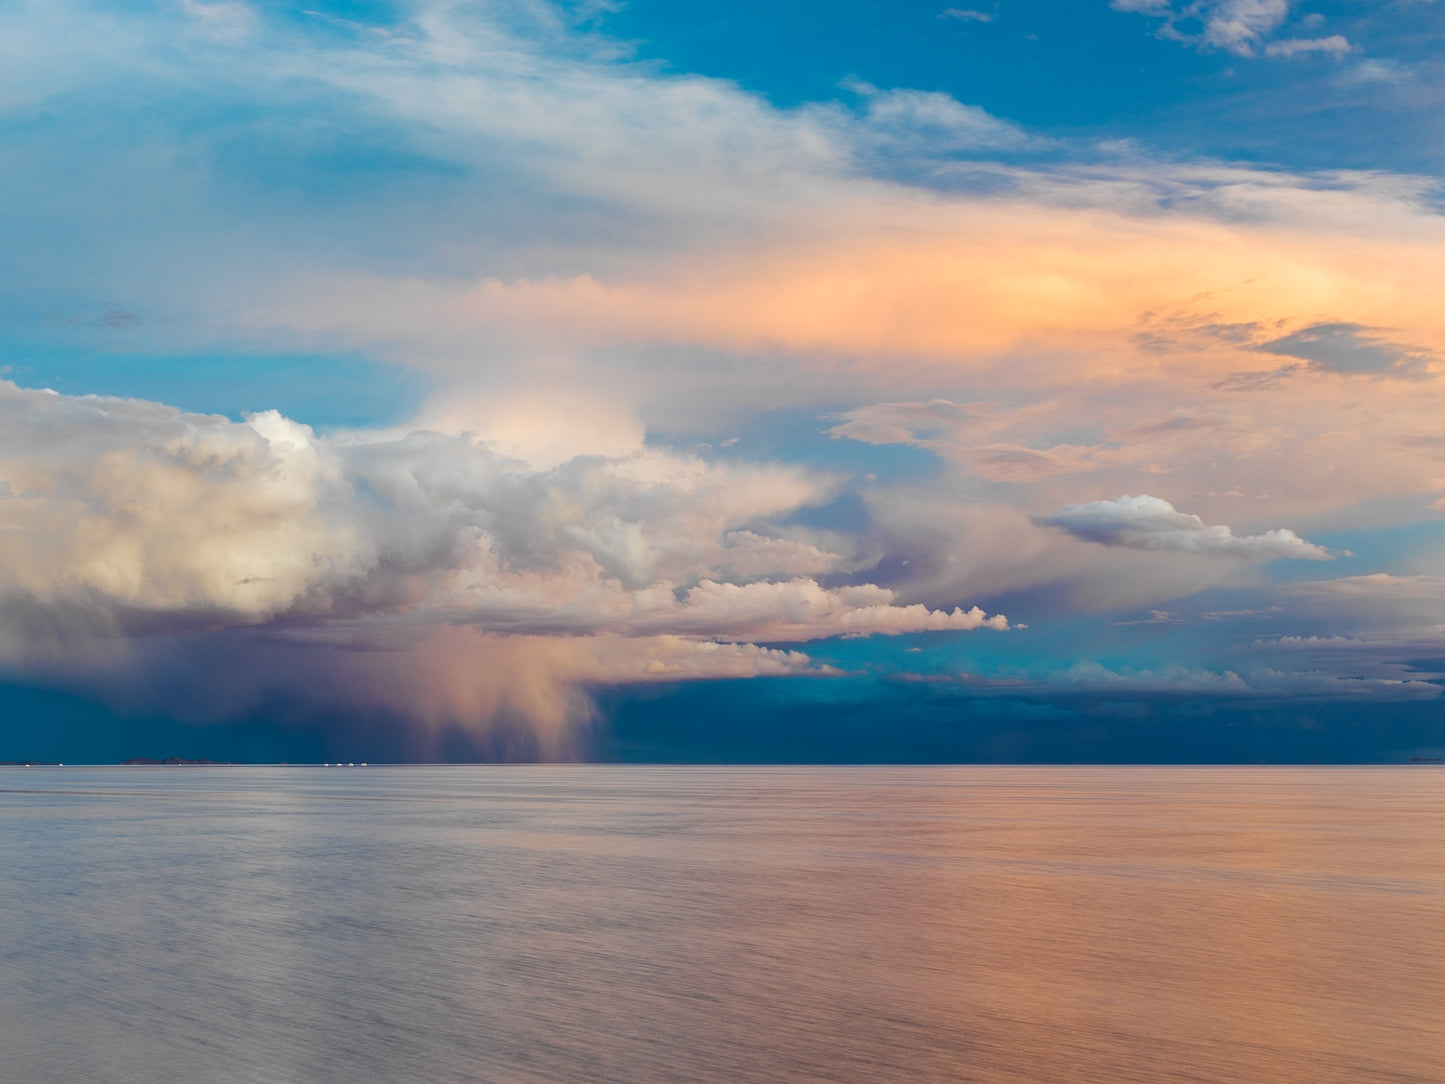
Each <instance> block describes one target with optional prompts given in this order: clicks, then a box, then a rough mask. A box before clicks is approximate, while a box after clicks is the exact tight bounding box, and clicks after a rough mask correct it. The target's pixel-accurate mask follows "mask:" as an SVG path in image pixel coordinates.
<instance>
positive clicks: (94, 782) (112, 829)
mask: <svg viewBox="0 0 1445 1084" xmlns="http://www.w3.org/2000/svg"><path fill="white" fill-rule="evenodd" d="M22 782H23V783H24V784H25V786H23V787H22V786H20V785H18V784H19V783H22ZM48 785H49V786H50V788H51V789H50V792H49V793H41V790H43V788H40V787H38V786H36V785H35V777H34V776H33V775H31V776H27V777H25V778H24V779H23V780H18V779H17V776H16V775H15V773H13V772H12V773H9V774H4V775H0V862H3V863H4V868H7V869H24V870H26V877H24V878H14V877H11V878H7V879H5V880H3V881H0V907H3V910H0V913H3V914H6V915H8V916H10V920H11V924H12V927H13V928H14V929H16V930H20V931H23V935H24V940H23V941H21V942H15V943H16V944H19V945H20V947H19V948H18V949H14V950H12V951H10V952H9V953H6V954H4V955H3V956H0V1009H4V1010H6V1011H5V1012H4V1013H3V1015H0V1045H3V1046H4V1047H5V1049H6V1050H7V1051H8V1052H10V1056H11V1059H10V1064H11V1065H12V1066H19V1067H20V1068H21V1069H22V1071H23V1072H22V1075H21V1076H19V1077H16V1078H15V1079H17V1080H25V1081H37V1082H46V1081H51V1080H57V1081H58V1080H76V1079H96V1080H114V1081H122V1082H129V1081H149V1080H155V1079H161V1078H163V1077H164V1078H176V1077H175V1074H174V1067H175V1066H177V1065H183V1066H188V1067H189V1068H188V1069H187V1070H186V1071H185V1072H182V1073H181V1074H180V1077H179V1078H184V1079H188V1080H216V1081H230V1080H258V1081H263V1080H265V1081H269V1080H297V1081H311V1080H318V1081H322V1080H325V1081H330V1080H337V1081H342V1080H346V1081H372V1080H375V1081H388V1080H408V1081H429V1080H438V1081H450V1080H456V1081H463V1080H488V1081H490V1080H497V1081H571V1080H608V1081H653V1080H657V1081H664V1080H667V1081H670V1080H705V1081H779V1080H836V1081H875V1080H939V1081H945V1080H947V1081H954V1080H961V1081H980V1082H996V1081H997V1082H1002V1081H1040V1082H1053V1081H1060V1082H1063V1081H1079V1082H1084V1081H1089V1082H1093V1081H1100V1082H1104V1081H1118V1082H1130V1081H1140V1082H1144V1081H1149V1082H1153V1081H1181V1082H1182V1081H1281V1082H1283V1081H1299V1082H1311V1084H1315V1082H1328V1081H1339V1082H1342V1084H1343V1082H1361V1081H1363V1082H1368V1081H1380V1082H1385V1081H1390V1082H1396V1084H1398V1082H1401V1081H1422V1082H1423V1081H1430V1082H1439V1081H1442V1080H1445V1069H1442V1066H1445V1040H1442V1027H1441V1025H1442V1022H1445V771H1441V770H1434V769H1418V770H1417V769H1407V768H1402V769H1150V768H1112V769H1073V768H938V769H934V768H919V769H683V768H677V769H664V768H652V769H633V768H556V769H543V768H525V769H523V768H518V769H505V768H468V769H388V770H377V769H372V770H370V771H369V772H368V773H366V774H365V775H362V774H352V775H346V776H344V777H338V776H336V775H329V776H326V775H323V776H318V775H317V774H316V773H314V772H313V773H310V774H308V773H307V772H306V771H305V770H291V771H285V770H259V769H258V770H254V771H253V770H236V769H229V770H220V769H218V770H215V771H212V772H209V773H204V772H191V773H189V774H187V773H185V772H176V773H172V774H164V770H156V771H152V772H149V773H147V772H145V771H144V770H142V771H138V772H130V773H126V772H122V771H109V772H93V773H84V772H81V773H63V774H62V773H58V772H54V773H50V775H49V776H48Z"/></svg>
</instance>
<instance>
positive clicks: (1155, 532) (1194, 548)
mask: <svg viewBox="0 0 1445 1084" xmlns="http://www.w3.org/2000/svg"><path fill="white" fill-rule="evenodd" d="M1039 522H1040V523H1042V524H1044V525H1046V526H1050V527H1058V528H1060V529H1062V530H1065V531H1068V532H1069V533H1070V534H1072V535H1074V536H1075V537H1076V538H1082V539H1083V540H1085V541H1086V542H1097V543H1099V544H1100V545H1105V546H1127V547H1129V548H1131V549H1140V550H1158V551H1163V552H1166V553H1182V554H1189V555H1192V556H1198V557H1224V558H1233V559H1236V560H1244V561H1270V560H1273V559H1275V558H1276V557H1295V558H1303V559H1305V560H1310V561H1327V560H1329V559H1330V558H1331V557H1332V554H1331V553H1330V552H1329V550H1327V549H1325V548H1324V547H1323V546H1317V545H1315V544H1314V543H1313V542H1307V541H1305V540H1304V539H1303V538H1301V537H1300V536H1299V535H1297V534H1295V533H1294V532H1293V531H1291V530H1290V529H1289V528H1287V527H1281V528H1277V529H1275V530H1270V531H1265V532H1264V533H1263V534H1254V535H1236V534H1235V533H1234V531H1233V530H1232V529H1230V528H1229V527H1228V526H1226V525H1224V524H1217V525H1213V526H1211V525H1209V524H1207V523H1205V522H1204V521H1203V520H1202V519H1200V518H1199V517H1198V516H1195V515H1190V514H1189V513H1187V512H1180V511H1179V510H1178V509H1176V508H1175V507H1174V506H1173V505H1172V504H1170V503H1169V502H1168V501H1166V500H1164V499H1162V498H1160V497H1151V496H1149V495H1147V494H1141V495H1139V496H1137V497H1129V496H1124V497H1119V498H1117V499H1116V500H1112V501H1089V502H1088V503H1086V504H1069V505H1065V506H1064V507H1063V508H1061V509H1059V510H1058V511H1057V512H1055V513H1054V514H1053V515H1051V516H1044V517H1041V518H1040V520H1039Z"/></svg>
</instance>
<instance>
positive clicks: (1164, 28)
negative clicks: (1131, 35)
mask: <svg viewBox="0 0 1445 1084" xmlns="http://www.w3.org/2000/svg"><path fill="white" fill-rule="evenodd" d="M1110 6H1111V7H1112V8H1114V10H1116V11H1123V12H1132V13H1136V14H1139V15H1149V16H1153V17H1155V18H1158V19H1161V20H1163V23H1162V25H1161V27H1160V28H1159V31H1158V33H1159V34H1160V36H1162V37H1166V38H1170V39H1172V40H1174V41H1178V42H1181V43H1184V44H1187V45H1191V46H1193V47H1195V48H1197V49H1202V50H1213V49H1218V50H1222V51H1225V52H1229V53H1233V54H1234V55H1236V56H1241V57H1258V56H1265V57H1269V58H1271V59H1278V60H1288V59H1291V58H1294V57H1301V56H1309V55H1311V54H1316V55H1317V54H1324V55H1328V56H1332V57H1334V58H1336V59H1339V58H1340V57H1343V56H1346V55H1348V54H1349V53H1350V52H1352V51H1353V49H1354V47H1353V46H1352V45H1351V44H1350V42H1349V41H1348V40H1347V39H1346V38H1345V37H1344V36H1343V35H1341V34H1331V35H1329V36H1327V37H1321V38H1301V37H1294V38H1276V37H1275V34H1276V32H1277V31H1279V30H1280V28H1281V27H1283V26H1284V25H1285V24H1286V22H1287V21H1288V19H1289V17H1290V7H1291V3H1290V0H1193V2H1188V3H1176V2H1175V0H1111V3H1110ZM1320 21H1321V20H1320V18H1319V17H1318V16H1315V17H1309V16H1307V17H1306V18H1304V19H1303V20H1301V26H1302V28H1313V27H1316V26H1318V25H1319V23H1320Z"/></svg>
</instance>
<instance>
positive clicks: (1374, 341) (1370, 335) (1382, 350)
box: [1258, 323, 1437, 376]
mask: <svg viewBox="0 0 1445 1084" xmlns="http://www.w3.org/2000/svg"><path fill="white" fill-rule="evenodd" d="M1383 330H1384V329H1382V328H1371V327H1362V326H1360V325H1359V324H1350V323H1324V324H1311V325H1310V326H1308V327H1303V328H1300V330H1298V331H1295V332H1292V333H1291V334H1289V335H1284V336H1281V337H1280V338H1278V339H1271V340H1269V341H1268V342H1264V343H1261V344H1260V345H1259V347H1258V349H1260V350H1262V351H1264V352H1265V353H1268V354H1281V355H1283V356H1285V357H1292V358H1300V359H1302V360H1304V361H1308V362H1309V363H1310V364H1311V365H1313V366H1317V367H1319V368H1321V369H1329V370H1331V371H1333V372H1337V373H1393V374H1395V375H1400V376H1410V375H1423V374H1424V372H1425V371H1426V369H1427V367H1428V366H1429V365H1430V363H1432V362H1434V361H1436V360H1437V359H1436V355H1435V353H1434V351H1431V350H1426V349H1422V348H1420V347H1411V346H1403V345H1401V344H1400V343H1396V342H1391V341H1390V340H1388V339H1385V338H1383V337H1381V335H1380V332H1381V331H1383Z"/></svg>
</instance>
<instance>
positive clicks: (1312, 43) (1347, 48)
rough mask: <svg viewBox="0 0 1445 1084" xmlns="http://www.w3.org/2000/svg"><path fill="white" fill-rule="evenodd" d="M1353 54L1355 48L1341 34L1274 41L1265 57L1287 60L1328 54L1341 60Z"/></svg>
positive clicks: (1269, 45) (1266, 51) (1265, 51)
mask: <svg viewBox="0 0 1445 1084" xmlns="http://www.w3.org/2000/svg"><path fill="white" fill-rule="evenodd" d="M1352 52H1354V46H1353V45H1351V44H1350V43H1349V41H1348V40H1347V39H1345V38H1344V37H1342V36H1341V35H1339V34H1331V35H1330V36H1329V37H1327V38H1287V39H1285V40H1283V41H1272V42H1270V43H1269V44H1268V45H1267V46H1265V49H1264V55H1265V56H1268V57H1279V58H1282V59H1285V60H1290V59H1293V58H1294V57H1299V56H1309V55H1311V54H1313V53H1326V54H1328V55H1330V56H1332V57H1334V58H1335V59H1336V60H1339V59H1341V58H1342V57H1346V56H1349V55H1350V53H1352Z"/></svg>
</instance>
